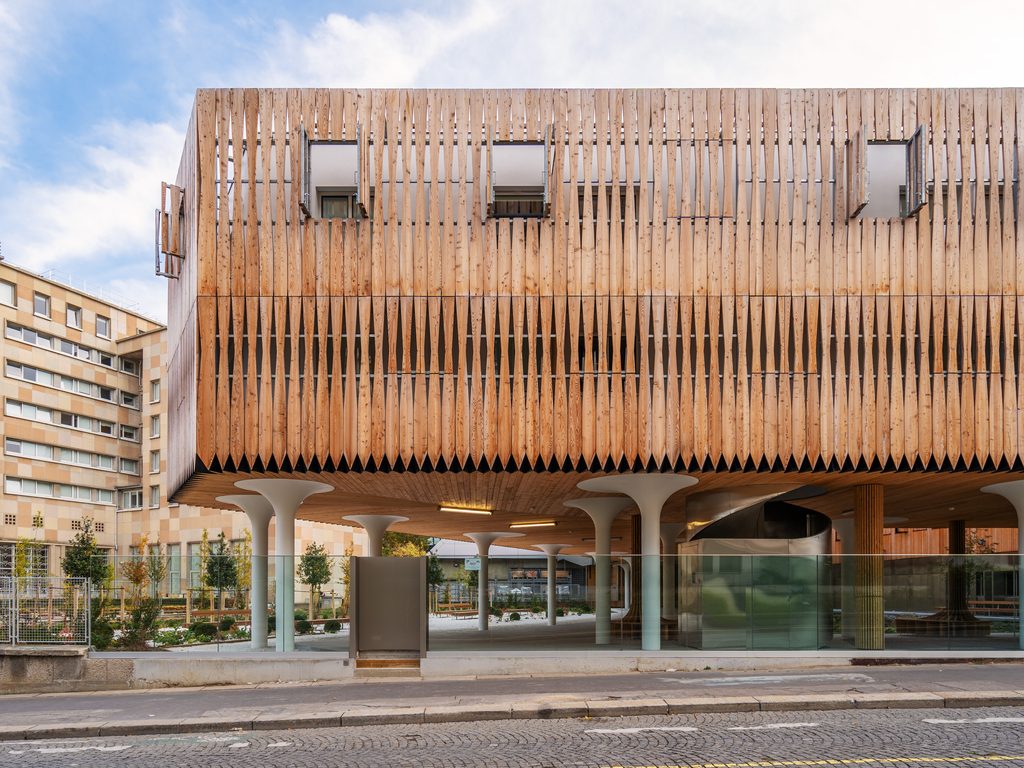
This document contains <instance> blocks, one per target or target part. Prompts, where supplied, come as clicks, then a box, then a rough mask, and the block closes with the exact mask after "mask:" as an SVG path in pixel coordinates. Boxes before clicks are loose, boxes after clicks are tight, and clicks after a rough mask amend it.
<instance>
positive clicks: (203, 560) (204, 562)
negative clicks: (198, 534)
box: [199, 528, 213, 610]
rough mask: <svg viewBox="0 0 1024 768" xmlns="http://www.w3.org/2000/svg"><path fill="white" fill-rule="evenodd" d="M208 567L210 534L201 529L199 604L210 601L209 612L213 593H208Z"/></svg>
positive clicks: (211, 606)
mask: <svg viewBox="0 0 1024 768" xmlns="http://www.w3.org/2000/svg"><path fill="white" fill-rule="evenodd" d="M209 566H210V534H209V532H208V531H207V530H206V529H205V528H203V536H202V538H201V539H200V540H199V604H200V605H202V604H203V603H205V602H206V601H207V600H209V601H210V606H209V607H210V610H213V593H212V592H211V591H210V580H209V578H208V572H209Z"/></svg>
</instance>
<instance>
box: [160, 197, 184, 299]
mask: <svg viewBox="0 0 1024 768" xmlns="http://www.w3.org/2000/svg"><path fill="white" fill-rule="evenodd" d="M184 222H185V195H184V191H183V190H182V188H181V187H178V186H175V185H174V184H165V183H164V182H161V183H160V207H159V208H157V209H156V254H155V260H156V274H157V275H158V276H159V277H172V278H175V279H177V277H178V275H180V274H181V263H182V262H183V261H184V260H185V249H184V246H183V243H182V229H183V227H184Z"/></svg>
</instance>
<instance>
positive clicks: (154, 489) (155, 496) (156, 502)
mask: <svg viewBox="0 0 1024 768" xmlns="http://www.w3.org/2000/svg"><path fill="white" fill-rule="evenodd" d="M149 506H150V508H151V509H156V508H157V507H159V506H160V486H159V485H151V486H149Z"/></svg>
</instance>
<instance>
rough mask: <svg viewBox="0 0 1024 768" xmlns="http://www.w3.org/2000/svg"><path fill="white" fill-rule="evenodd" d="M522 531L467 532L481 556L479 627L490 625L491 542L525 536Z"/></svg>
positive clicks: (485, 628) (468, 537) (478, 596)
mask: <svg viewBox="0 0 1024 768" xmlns="http://www.w3.org/2000/svg"><path fill="white" fill-rule="evenodd" d="M523 535H524V534H522V533H512V532H511V531H487V532H483V533H467V534H465V536H466V538H467V539H470V540H472V541H475V542H476V552H477V554H478V555H479V556H480V572H479V573H478V575H477V614H476V615H477V628H478V629H480V630H483V631H486V630H487V629H488V626H489V619H488V615H489V613H488V609H489V608H490V605H491V601H490V600H489V599H488V588H487V565H488V564H487V558H488V554H489V552H490V551H491V544H493V543H494V542H495V541H497V540H498V539H511V538H516V537H519V536H523Z"/></svg>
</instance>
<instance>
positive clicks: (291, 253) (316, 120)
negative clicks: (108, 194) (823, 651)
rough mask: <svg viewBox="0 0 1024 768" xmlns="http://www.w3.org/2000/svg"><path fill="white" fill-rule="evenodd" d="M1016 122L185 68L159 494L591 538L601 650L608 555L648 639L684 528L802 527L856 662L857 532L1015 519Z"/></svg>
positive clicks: (553, 540)
mask: <svg viewBox="0 0 1024 768" xmlns="http://www.w3.org/2000/svg"><path fill="white" fill-rule="evenodd" d="M1021 114H1024V90H1015V89H965V90H940V89H906V90H902V89H896V90H887V89H876V90H856V89H849V90H839V89H836V90H829V89H824V90H731V89H707V90H694V89H683V90H673V89H669V90H572V89H559V90H353V89H284V90H264V89H221V90H200V91H198V92H197V95H196V100H195V105H194V109H193V112H192V117H191V121H190V123H189V126H188V129H187V132H186V134H185V142H184V150H183V154H182V160H181V165H180V169H179V173H178V176H177V178H176V180H175V182H174V184H165V185H164V187H163V190H162V195H161V208H160V210H159V212H158V218H157V223H158V240H159V242H158V264H157V270H158V272H159V273H161V274H164V275H166V276H167V277H169V278H171V279H170V280H169V294H168V295H169V313H170V314H169V317H170V320H169V341H168V344H169V356H170V364H169V372H168V392H169V395H170V401H171V407H170V409H169V413H168V420H169V424H168V427H169V429H170V434H171V438H172V440H171V451H170V454H169V456H168V474H167V482H168V490H169V491H170V494H171V498H172V499H174V500H175V501H178V502H180V503H182V504H186V503H187V504H196V505H202V506H216V505H217V501H216V499H217V497H218V496H220V495H223V494H233V493H238V492H239V491H238V489H237V487H236V482H239V481H241V482H242V483H243V487H244V489H245V490H246V491H249V492H256V493H260V494H263V495H264V496H265V498H266V499H267V501H268V502H269V503H270V504H271V505H272V506H273V508H274V509H275V510H276V512H277V515H278V519H279V520H282V519H288V518H290V517H291V516H292V515H297V516H298V518H299V519H304V520H313V521H321V522H329V521H330V522H337V521H339V520H340V519H341V518H342V516H343V515H346V514H349V513H352V512H356V513H362V514H375V513H380V514H384V513H386V514H393V515H398V516H402V517H405V518H408V519H407V520H404V521H401V520H400V521H398V522H397V523H395V527H396V528H397V529H399V530H404V531H408V532H414V533H421V534H426V535H432V536H439V537H448V538H462V537H463V536H469V535H471V534H472V538H474V540H476V541H477V542H478V543H479V544H480V548H481V553H486V549H487V546H489V544H490V542H492V541H494V540H495V537H496V536H497V535H501V536H507V535H509V534H512V533H517V534H520V535H521V538H519V539H518V541H517V542H516V546H532V545H547V544H560V545H565V546H564V548H563V551H564V552H566V553H570V554H585V553H587V552H596V554H597V559H598V569H597V570H598V573H597V586H596V595H597V602H598V630H597V635H596V638H597V639H596V642H597V643H601V642H602V634H601V633H602V629H601V627H602V620H603V621H605V622H607V615H606V614H605V611H606V610H607V605H608V603H607V598H606V597H605V598H604V602H603V603H602V594H603V595H605V596H607V594H608V591H607V590H608V573H609V569H608V567H607V559H608V557H610V555H609V554H608V553H609V552H610V551H611V549H615V550H620V551H625V552H629V553H631V554H632V555H636V556H638V558H637V559H636V560H635V565H634V567H633V571H634V573H635V575H636V578H635V579H634V580H633V584H634V587H633V588H634V589H636V590H638V592H637V597H638V600H637V601H634V602H635V605H634V607H635V608H636V613H637V614H638V615H637V616H636V617H635V620H636V621H637V622H639V624H638V626H639V627H640V628H641V629H642V632H641V634H642V645H643V648H645V649H649V650H655V649H658V648H659V647H660V646H661V644H662V636H663V635H666V632H664V631H662V629H663V626H662V620H663V614H666V613H667V618H666V620H667V621H668V622H669V626H671V625H672V622H673V616H674V615H675V613H676V612H678V611H679V610H681V609H680V603H678V602H675V603H673V602H671V601H670V602H669V604H663V602H662V596H663V593H669V592H670V588H669V586H668V585H669V579H670V578H671V575H672V574H671V569H667V570H665V571H664V572H663V571H662V569H661V567H660V565H659V555H660V554H661V553H662V552H665V553H669V554H672V553H675V552H676V551H678V550H677V549H676V547H677V543H676V542H677V537H678V536H679V535H680V534H681V533H682V532H685V533H683V534H682V538H683V539H696V538H698V537H700V536H701V535H702V531H705V530H707V531H709V532H710V531H711V530H712V528H713V527H714V530H715V531H716V535H725V533H727V531H726V530H725V529H727V527H728V526H722V525H717V523H719V522H721V521H722V520H723V519H725V518H726V517H728V516H730V515H731V514H732V513H736V512H739V511H744V510H753V512H751V513H750V514H747V515H746V517H744V520H745V523H744V524H745V525H746V526H747V528H746V529H745V530H747V529H749V530H750V531H758V530H760V531H763V530H766V528H767V527H770V526H769V523H770V522H771V521H773V520H774V521H779V520H783V521H784V522H785V523H786V524H785V525H783V526H782V527H781V528H780V530H781V529H785V530H787V531H793V530H796V529H797V528H799V526H798V525H794V524H793V523H794V517H793V516H800V515H806V516H807V519H808V521H810V519H811V517H810V511H813V512H818V513H823V514H824V515H825V516H826V518H825V523H826V524H831V523H834V524H835V526H836V529H837V530H838V531H839V534H840V537H841V538H842V551H843V552H844V553H856V554H858V555H860V556H861V557H860V558H859V559H858V560H857V561H856V565H855V566H854V565H852V564H851V566H850V569H851V578H853V576H854V575H855V577H856V578H855V579H854V581H851V582H850V583H851V584H854V583H855V588H854V587H853V586H851V590H854V591H852V592H851V593H850V594H851V595H852V597H851V600H853V603H852V604H851V605H850V606H847V607H846V608H845V609H844V610H845V611H846V612H847V613H849V615H851V616H852V617H854V622H853V627H852V629H851V632H852V634H853V635H854V637H855V640H854V642H855V644H856V646H857V647H859V648H863V649H877V648H881V647H882V646H883V644H884V642H885V640H884V631H885V608H884V586H885V585H884V583H883V567H882V559H881V557H880V556H881V555H882V553H883V549H884V531H885V529H886V525H887V523H886V520H887V518H888V519H890V523H889V525H890V527H891V526H892V525H894V524H896V522H893V521H898V524H900V525H903V524H905V525H907V526H910V527H915V528H947V527H948V528H949V529H950V530H952V531H954V532H956V534H955V535H956V536H957V537H961V538H962V536H963V531H964V524H967V525H970V526H972V527H974V526H981V527H1003V528H1008V527H1014V526H1017V527H1020V526H1019V524H1018V521H1019V517H1018V511H1021V513H1022V514H1024V492H1022V493H1020V494H1018V490H1019V488H1020V486H1017V485H1008V486H1007V485H1000V484H1004V483H1019V482H1020V478H1021V477H1024V475H1021V471H1022V469H1024V465H1022V446H1024V411H1022V410H1021V408H1020V402H1021V399H1022V394H1024V359H1022V357H1021V350H1022V345H1021V344H1020V343H1019V336H1020V334H1021V332H1022V330H1024V312H1022V309H1021V308H1022V306H1024V303H1022V300H1024V273H1022V272H1021V264H1022V263H1024V260H1022V258H1021V253H1022V252H1024V238H1022V237H1021V236H1020V234H1019V223H1018V222H1019V221H1021V219H1022V216H1024V200H1022V197H1021V195H1020V194H1019V183H1020V182H1019V168H1020V166H1021V160H1022V158H1021V152H1022V151H1024V150H1022V146H1024V144H1022V143H1021V142H1020V141H1018V132H1019V130H1020V127H1019V126H1020V119H1019V118H1020V115H1021ZM296 481H301V482H296ZM993 485H995V486H996V487H995V488H991V489H988V490H990V491H991V492H986V488H987V487H988V486H993ZM567 503H568V504H569V506H567ZM1014 503H1016V504H1017V507H1015V506H1014ZM755 507H757V508H758V509H754V508H755ZM631 510H635V512H631ZM758 510H760V511H758ZM479 513H483V514H479ZM755 513H756V514H755ZM752 515H753V516H752ZM757 515H760V517H758V516H757ZM787 516H788V518H787ZM798 519H802V518H798ZM815 520H816V521H818V522H815V525H816V526H819V527H820V519H819V518H815ZM829 521H831V523H830V522H829ZM662 523H674V524H676V527H675V528H669V529H662V527H661V524H662ZM595 526H596V527H595ZM758 526H760V528H759V527H758ZM809 527H810V522H808V530H809ZM815 530H818V529H817V528H816V529H815ZM723 531H725V533H723ZM744 535H745V536H747V534H744ZM751 535H753V534H751ZM789 535H792V536H796V534H787V536H789ZM756 538H757V536H754V538H751V537H750V536H747V538H744V539H743V541H745V542H748V543H749V542H751V541H754V540H755V539H756ZM662 539H664V544H662ZM797 540H798V538H793V539H785V540H784V541H797ZM801 540H802V539H801ZM829 540H831V535H830V534H829V535H826V532H824V531H822V532H821V534H820V535H817V534H816V535H815V536H814V537H813V543H812V542H811V537H810V536H808V537H807V540H806V541H805V542H804V545H801V546H807V547H811V546H813V547H815V548H817V549H815V550H814V551H815V552H818V553H819V555H820V554H824V551H825V550H827V542H828V541H829ZM276 543H277V546H278V550H277V553H278V555H279V556H281V557H285V558H287V557H288V556H290V554H291V549H290V548H291V546H292V545H291V542H290V541H289V540H288V539H287V538H284V539H282V538H281V537H280V536H279V537H278V538H277V542H276ZM952 544H953V546H954V548H956V547H957V546H958V542H956V541H954V542H953V543H952ZM748 545H749V544H744V545H743V546H748ZM702 546H704V545H702ZM708 546H709V547H710V545H708ZM716 546H717V545H716ZM737 546H739V545H737ZM773 546H775V547H776V548H775V549H772V550H771V551H773V552H781V551H790V550H785V549H779V547H785V546H796V545H787V544H785V543H783V544H778V542H776V545H773ZM823 546H824V547H825V550H823V549H822V547H823ZM282 548H283V549H282ZM708 551H711V549H709V550H708ZM804 554H807V551H805V552H804ZM485 562H486V560H485ZM850 562H851V563H852V562H853V561H852V559H851V560H850ZM602 563H604V564H605V565H604V567H602ZM815 572H816V571H815ZM854 572H855V573H854ZM844 578H845V577H844ZM481 580H482V581H483V582H486V579H481ZM844 583H845V582H844ZM286 599H287V598H286ZM279 609H280V606H279ZM602 616H604V618H603V619H602ZM813 625H814V624H813V622H812V623H811V624H809V625H808V626H813ZM484 626H485V625H483V624H482V625H481V628H484ZM603 626H604V627H605V628H607V623H605V624H604V625H603ZM667 636H668V637H669V638H670V640H669V641H668V642H670V643H671V642H674V641H673V640H671V638H672V637H675V635H673V634H672V633H671V631H669V632H668V633H667ZM605 637H606V635H605ZM279 647H280V648H284V649H287V648H288V642H287V638H285V640H284V642H283V644H279Z"/></svg>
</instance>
